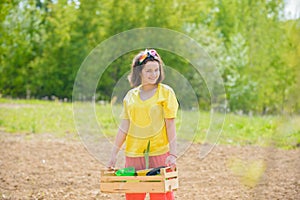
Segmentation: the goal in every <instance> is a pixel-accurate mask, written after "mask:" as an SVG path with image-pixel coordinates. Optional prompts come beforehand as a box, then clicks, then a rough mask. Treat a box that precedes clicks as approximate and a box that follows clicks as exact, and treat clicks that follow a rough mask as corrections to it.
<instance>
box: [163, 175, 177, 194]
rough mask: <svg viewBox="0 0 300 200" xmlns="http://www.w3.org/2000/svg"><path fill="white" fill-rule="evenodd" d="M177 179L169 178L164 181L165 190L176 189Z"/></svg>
mask: <svg viewBox="0 0 300 200" xmlns="http://www.w3.org/2000/svg"><path fill="white" fill-rule="evenodd" d="M178 186H179V185H178V179H177V178H174V179H169V180H166V181H165V191H173V190H177V189H178Z"/></svg>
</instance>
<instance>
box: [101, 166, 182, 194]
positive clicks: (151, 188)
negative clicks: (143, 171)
mask: <svg viewBox="0 0 300 200" xmlns="http://www.w3.org/2000/svg"><path fill="white" fill-rule="evenodd" d="M167 169H168V168H162V169H160V175H156V176H115V175H114V173H115V171H111V170H110V171H109V170H101V183H100V190H101V192H103V193H144V192H149V193H165V192H168V191H173V190H177V188H178V171H177V170H176V171H170V172H169V170H167Z"/></svg>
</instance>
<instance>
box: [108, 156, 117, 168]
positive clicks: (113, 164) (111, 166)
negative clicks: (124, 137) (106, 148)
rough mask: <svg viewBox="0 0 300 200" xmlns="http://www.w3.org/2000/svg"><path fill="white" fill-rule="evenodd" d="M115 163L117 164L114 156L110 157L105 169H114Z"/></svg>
mask: <svg viewBox="0 0 300 200" xmlns="http://www.w3.org/2000/svg"><path fill="white" fill-rule="evenodd" d="M116 162H117V158H116V157H115V156H112V157H111V158H110V161H109V162H108V164H107V167H108V168H115V165H116Z"/></svg>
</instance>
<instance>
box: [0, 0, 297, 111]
mask: <svg viewBox="0 0 300 200" xmlns="http://www.w3.org/2000/svg"><path fill="white" fill-rule="evenodd" d="M0 9H1V14H0V24H1V26H0V35H1V36H0V44H1V46H0V52H1V55H0V94H1V95H2V96H3V97H12V98H35V99H41V98H44V99H51V98H54V97H56V98H59V99H68V100H70V99H71V97H72V87H73V83H74V79H75V77H76V73H77V70H78V69H79V67H80V65H81V63H82V62H83V60H84V58H85V57H86V56H87V55H88V54H89V52H90V51H91V50H92V49H93V48H94V47H96V45H98V44H99V43H101V42H102V41H103V40H105V39H107V38H109V37H110V36H113V35H115V34H117V33H120V32H122V31H125V30H128V29H132V28H138V27H149V26H152V27H164V28H169V29H172V30H176V31H179V32H182V33H184V34H187V35H189V36H190V37H192V38H194V39H195V40H196V41H198V42H199V43H200V44H201V45H203V47H205V49H206V50H207V51H208V52H209V54H210V55H211V56H212V57H213V58H214V59H215V60H216V62H217V65H218V66H219V70H220V72H221V74H222V77H223V79H224V81H225V87H226V93H227V99H228V103H229V110H230V111H242V112H243V113H259V114H274V113H300V93H299V91H300V59H299V57H300V46H299V43H300V20H299V19H294V20H286V19H285V18H284V15H283V9H284V1H283V0H268V1H266V0H255V1H236V0H214V1H211V0H201V1H198V0H186V1H177V0H163V1H156V0H149V1H138V0H130V1H129V0H112V1H107V0H4V1H1V5H0ZM161 54H162V56H163V58H164V60H165V61H166V62H167V64H168V66H172V67H174V68H176V70H178V71H179V72H181V73H182V74H184V76H185V77H186V78H187V80H190V81H191V83H192V84H193V82H194V83H198V82H199V81H197V80H198V79H199V76H197V75H195V73H194V71H193V70H191V67H190V66H189V63H186V62H184V61H180V65H178V59H177V58H176V56H174V55H172V54H170V53H168V52H164V51H162V52H161ZM130 59H131V58H130ZM130 59H129V58H124V59H122V60H120V59H118V60H116V62H114V63H112V64H111V66H110V67H109V68H108V69H107V71H106V73H105V74H106V75H105V77H103V80H104V81H102V82H101V83H102V84H101V85H99V87H98V90H97V93H98V96H99V99H101V100H110V97H111V92H112V89H113V86H114V85H115V83H116V82H117V80H118V79H119V78H120V77H121V76H122V75H123V74H124V73H125V72H127V71H128V69H129V65H130V62H131V60H130ZM195 87H198V85H195ZM199 87H200V88H201V87H203V88H205V86H203V85H202V86H201V84H200V86H199ZM202 91H203V90H202ZM196 92H197V95H198V97H199V101H200V105H201V106H202V108H207V107H208V106H209V103H210V100H209V98H207V96H203V95H204V94H203V93H201V90H198V91H196Z"/></svg>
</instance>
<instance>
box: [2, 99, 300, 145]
mask: <svg viewBox="0 0 300 200" xmlns="http://www.w3.org/2000/svg"><path fill="white" fill-rule="evenodd" d="M120 111H121V106H120V105H113V106H111V105H110V104H105V105H103V104H102V105H100V104H96V111H95V113H96V116H97V121H98V123H99V129H101V131H99V134H101V133H103V134H105V135H107V136H114V135H115V134H116V132H117V128H118V122H119V117H118V116H119V113H120ZM214 116H216V117H218V118H221V119H224V120H223V121H221V122H220V123H218V124H216V123H215V124H212V123H211V119H212V115H211V113H209V112H204V111H200V112H196V111H186V110H180V111H179V113H178V119H177V123H176V125H177V134H178V138H179V139H185V140H189V141H192V142H194V143H205V142H207V141H206V138H207V137H209V135H208V136H207V134H212V130H221V133H220V135H219V137H218V140H217V143H218V144H226V145H233V146H244V145H258V146H276V147H278V148H283V149H293V148H296V147H299V144H300V116H270V115H269V116H246V115H237V114H234V113H226V114H220V113H215V114H214ZM0 129H1V131H2V132H7V133H12V134H14V133H19V134H27V135H32V134H43V133H46V134H52V135H54V136H56V137H65V136H72V137H73V138H77V137H78V136H77V131H76V127H75V122H74V116H73V106H72V103H66V102H59V101H40V100H9V99H0Z"/></svg>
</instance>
